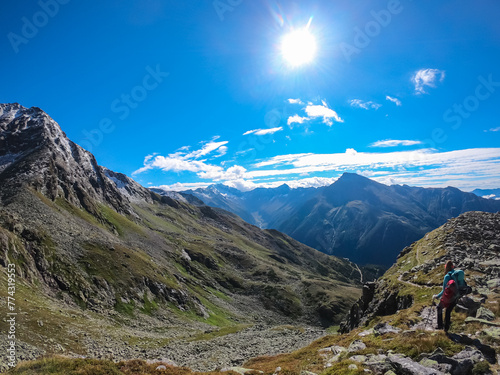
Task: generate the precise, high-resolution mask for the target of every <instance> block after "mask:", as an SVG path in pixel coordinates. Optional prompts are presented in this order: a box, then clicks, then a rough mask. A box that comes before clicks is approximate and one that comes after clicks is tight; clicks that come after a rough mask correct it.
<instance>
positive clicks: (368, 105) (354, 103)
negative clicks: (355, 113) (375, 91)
mask: <svg viewBox="0 0 500 375" xmlns="http://www.w3.org/2000/svg"><path fill="white" fill-rule="evenodd" d="M349 103H350V104H351V107H355V108H363V109H367V110H368V109H379V108H380V107H382V104H378V103H374V102H372V101H369V102H364V101H363V100H361V99H353V100H351V101H350V102H349Z"/></svg>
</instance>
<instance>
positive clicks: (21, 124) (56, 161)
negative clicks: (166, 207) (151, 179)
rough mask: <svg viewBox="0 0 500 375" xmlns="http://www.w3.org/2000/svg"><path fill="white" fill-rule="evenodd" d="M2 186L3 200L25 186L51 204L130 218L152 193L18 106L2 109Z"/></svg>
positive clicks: (48, 121)
mask: <svg viewBox="0 0 500 375" xmlns="http://www.w3.org/2000/svg"><path fill="white" fill-rule="evenodd" d="M0 150H1V151H0V186H1V187H2V189H1V190H2V196H1V198H2V199H4V200H5V199H8V198H9V197H12V196H13V195H15V194H17V192H18V191H19V187H20V186H29V187H30V188H32V189H34V190H35V191H37V192H40V193H41V194H43V195H45V196H46V197H47V198H49V199H51V200H55V199H57V198H65V199H67V200H68V201H69V202H70V203H71V204H73V205H75V206H77V207H82V208H84V209H86V210H87V211H89V212H91V213H96V212H97V211H98V210H97V206H98V205H99V204H100V203H106V204H109V205H110V206H112V207H113V208H115V209H116V210H117V211H119V212H130V207H129V203H130V201H133V200H137V199H140V200H151V193H150V192H149V191H147V190H146V189H144V188H143V187H141V186H140V185H138V184H137V183H135V182H134V181H133V180H131V179H129V178H128V177H126V176H124V175H120V174H116V173H114V172H111V171H109V170H107V169H105V168H102V167H100V166H99V165H98V164H97V161H96V159H95V157H94V155H92V154H91V153H90V152H88V151H86V150H84V149H83V148H81V147H80V146H78V145H77V144H75V143H74V142H72V141H70V140H69V139H68V138H67V136H66V134H65V133H64V132H63V131H62V130H61V128H60V126H59V124H57V123H56V122H55V121H54V120H53V119H52V118H51V117H50V116H49V115H47V114H46V113H45V112H44V111H42V110H41V109H39V108H36V107H33V108H25V107H23V106H21V105H19V104H17V103H14V104H1V105H0Z"/></svg>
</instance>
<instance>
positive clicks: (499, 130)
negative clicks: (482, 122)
mask: <svg viewBox="0 0 500 375" xmlns="http://www.w3.org/2000/svg"><path fill="white" fill-rule="evenodd" d="M485 132H500V126H499V127H498V128H491V129H489V130H485Z"/></svg>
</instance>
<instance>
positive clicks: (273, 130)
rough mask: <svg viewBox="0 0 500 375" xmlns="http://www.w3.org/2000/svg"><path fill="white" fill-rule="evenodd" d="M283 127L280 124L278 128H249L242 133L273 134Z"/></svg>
mask: <svg viewBox="0 0 500 375" xmlns="http://www.w3.org/2000/svg"><path fill="white" fill-rule="evenodd" d="M282 130H283V127H282V126H280V127H278V128H269V129H254V130H249V131H247V132H245V133H243V135H249V134H255V135H266V134H274V133H276V132H279V131H282Z"/></svg>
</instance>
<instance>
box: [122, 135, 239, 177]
mask: <svg viewBox="0 0 500 375" xmlns="http://www.w3.org/2000/svg"><path fill="white" fill-rule="evenodd" d="M214 139H217V138H214ZM227 143H228V142H227V141H223V142H214V140H212V141H209V142H204V143H202V144H203V146H202V147H201V148H200V149H199V150H195V151H191V152H189V153H186V152H183V151H187V150H188V149H189V148H188V147H182V148H181V149H179V150H178V151H177V152H175V153H173V154H169V155H168V156H162V155H158V154H151V155H148V156H146V157H145V158H144V166H143V167H142V168H139V169H138V170H136V171H134V172H133V173H132V175H133V176H136V175H138V174H141V173H144V172H146V171H148V170H153V169H159V170H162V171H164V172H192V173H196V174H197V175H198V177H200V178H204V179H205V178H207V179H213V180H219V179H226V178H227V179H232V178H241V176H240V174H241V169H238V167H237V166H234V167H231V168H229V169H228V170H224V168H222V167H220V166H217V165H213V164H208V163H207V160H199V159H200V158H201V157H206V156H208V155H210V154H212V157H214V158H218V157H221V156H223V155H225V154H226V153H227V151H228V148H227V146H226V144H227ZM240 168H241V167H240ZM243 169H244V168H243Z"/></svg>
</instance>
